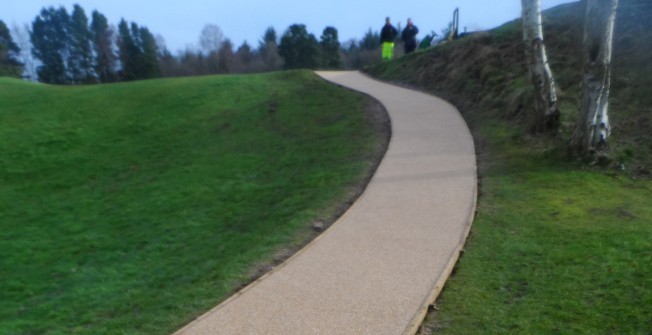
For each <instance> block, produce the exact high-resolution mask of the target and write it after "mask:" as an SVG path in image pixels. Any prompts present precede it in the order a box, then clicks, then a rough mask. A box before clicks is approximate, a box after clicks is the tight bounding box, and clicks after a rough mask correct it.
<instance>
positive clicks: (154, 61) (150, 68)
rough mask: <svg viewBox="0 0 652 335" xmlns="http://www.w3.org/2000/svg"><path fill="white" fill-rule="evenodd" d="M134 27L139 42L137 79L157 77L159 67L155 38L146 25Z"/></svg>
mask: <svg viewBox="0 0 652 335" xmlns="http://www.w3.org/2000/svg"><path fill="white" fill-rule="evenodd" d="M134 25H135V24H134ZM135 27H136V28H135V29H136V30H135V34H137V35H138V41H139V43H140V44H139V51H140V57H139V64H138V67H139V71H138V73H139V79H150V78H158V77H160V76H161V67H160V64H159V61H158V55H159V52H158V44H157V43H156V38H154V35H153V34H152V33H151V32H150V31H149V29H147V28H146V27H140V28H138V26H135Z"/></svg>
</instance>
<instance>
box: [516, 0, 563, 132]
mask: <svg viewBox="0 0 652 335" xmlns="http://www.w3.org/2000/svg"><path fill="white" fill-rule="evenodd" d="M521 5H522V10H523V43H524V44H525V55H526V59H527V64H528V69H529V77H530V82H531V84H532V86H533V88H534V100H535V117H534V127H533V129H534V130H535V131H536V132H539V133H542V132H549V131H556V130H557V129H558V128H559V124H560V113H559V108H558V107H557V92H556V89H555V81H554V79H553V76H552V71H551V70H550V65H549V64H548V56H547V55H546V47H545V45H544V43H543V28H542V25H541V6H540V1H539V0H521Z"/></svg>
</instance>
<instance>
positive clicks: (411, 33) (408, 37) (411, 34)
mask: <svg viewBox="0 0 652 335" xmlns="http://www.w3.org/2000/svg"><path fill="white" fill-rule="evenodd" d="M418 33H419V28H417V26H415V25H411V26H407V27H405V29H403V33H401V40H403V42H405V43H406V44H414V45H416V44H417V38H416V37H417V34H418Z"/></svg>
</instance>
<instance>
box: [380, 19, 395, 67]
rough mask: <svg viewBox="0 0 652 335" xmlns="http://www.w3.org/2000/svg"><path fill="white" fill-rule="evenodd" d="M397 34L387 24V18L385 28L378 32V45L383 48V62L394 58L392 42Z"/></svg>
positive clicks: (388, 23) (390, 25) (389, 24)
mask: <svg viewBox="0 0 652 335" xmlns="http://www.w3.org/2000/svg"><path fill="white" fill-rule="evenodd" d="M397 34H398V32H397V31H396V28H394V27H393V26H392V24H391V23H390V22H389V17H387V18H386V19H385V26H383V29H381V30H380V44H382V46H383V60H391V59H392V58H394V40H395V39H396V35H397Z"/></svg>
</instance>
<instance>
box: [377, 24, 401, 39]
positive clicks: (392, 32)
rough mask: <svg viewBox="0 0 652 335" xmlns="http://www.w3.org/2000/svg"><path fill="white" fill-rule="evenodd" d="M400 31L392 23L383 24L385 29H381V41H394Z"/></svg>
mask: <svg viewBox="0 0 652 335" xmlns="http://www.w3.org/2000/svg"><path fill="white" fill-rule="evenodd" d="M397 34H398V31H396V28H394V27H393V26H392V25H391V24H386V25H384V26H383V29H381V30H380V43H385V42H390V43H392V42H394V39H396V35H397Z"/></svg>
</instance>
